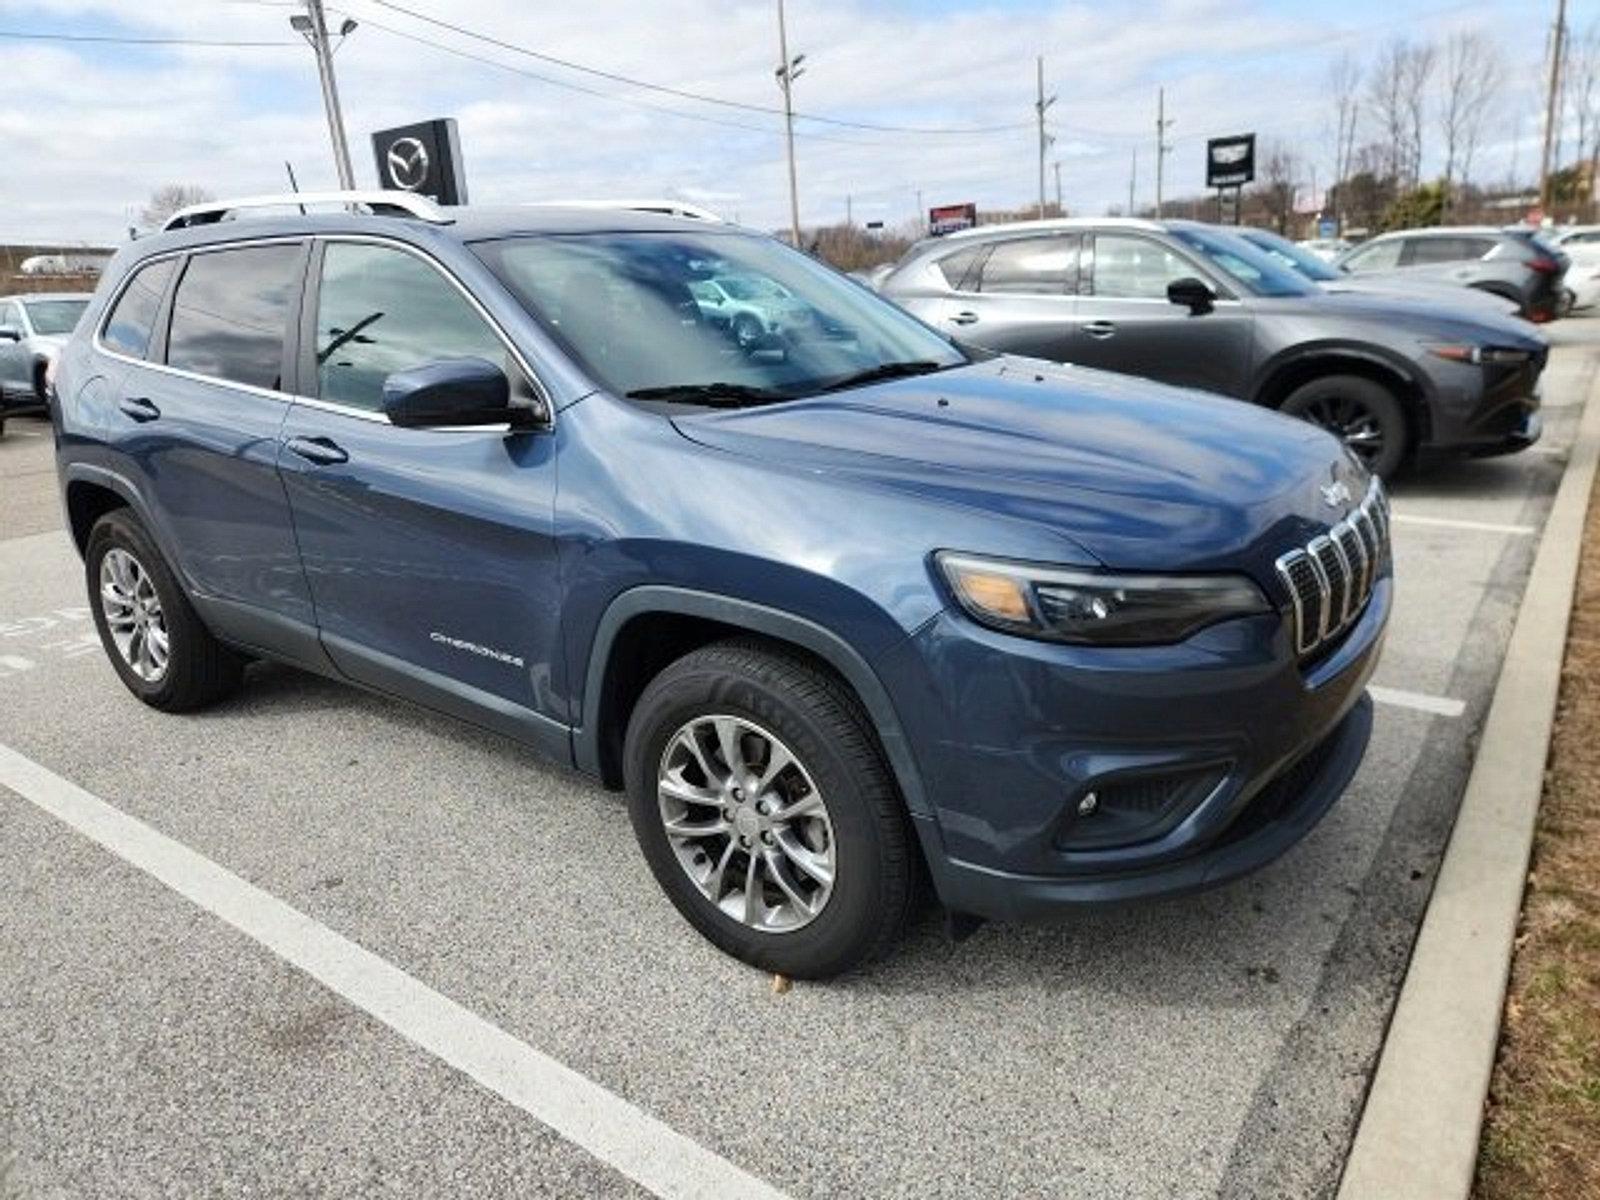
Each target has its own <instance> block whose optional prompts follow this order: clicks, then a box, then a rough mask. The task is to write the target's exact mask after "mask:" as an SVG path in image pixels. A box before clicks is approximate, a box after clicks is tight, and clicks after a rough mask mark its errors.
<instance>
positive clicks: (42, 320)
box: [28, 300, 89, 337]
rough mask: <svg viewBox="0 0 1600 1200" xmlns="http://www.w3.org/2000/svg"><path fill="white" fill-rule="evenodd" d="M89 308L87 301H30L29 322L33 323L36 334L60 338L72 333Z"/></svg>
mask: <svg viewBox="0 0 1600 1200" xmlns="http://www.w3.org/2000/svg"><path fill="white" fill-rule="evenodd" d="M88 307H89V302H88V301H87V300H30V301H28V320H30V321H31V322H33V331H34V332H35V333H42V334H45V335H47V336H54V337H60V336H62V335H65V334H68V333H71V332H72V329H73V326H75V325H76V324H77V323H78V318H79V317H81V316H83V310H84V309H86V308H88Z"/></svg>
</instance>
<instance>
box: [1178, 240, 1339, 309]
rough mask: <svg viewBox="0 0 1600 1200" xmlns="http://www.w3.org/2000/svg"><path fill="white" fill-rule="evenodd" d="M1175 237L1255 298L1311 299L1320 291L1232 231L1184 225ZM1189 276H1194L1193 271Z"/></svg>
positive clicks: (1296, 272) (1304, 278)
mask: <svg viewBox="0 0 1600 1200" xmlns="http://www.w3.org/2000/svg"><path fill="white" fill-rule="evenodd" d="M1172 236H1173V237H1175V238H1177V239H1178V241H1180V242H1182V243H1183V244H1184V245H1185V246H1187V247H1188V248H1189V249H1190V250H1194V251H1197V252H1198V253H1199V254H1200V256H1201V257H1202V258H1204V259H1205V260H1206V261H1207V262H1208V263H1210V264H1211V265H1212V266H1213V267H1220V268H1222V270H1223V271H1224V272H1226V273H1227V275H1228V277H1229V278H1230V279H1231V280H1232V281H1233V282H1234V283H1237V284H1241V285H1243V287H1244V290H1245V291H1247V292H1250V293H1251V294H1252V295H1256V296H1309V295H1312V294H1314V293H1316V291H1317V287H1316V285H1315V284H1313V283H1312V282H1311V281H1310V280H1309V279H1307V278H1306V277H1305V276H1304V275H1301V274H1300V273H1299V272H1298V271H1295V270H1293V269H1291V268H1290V267H1288V266H1285V265H1284V264H1283V263H1282V262H1280V261H1279V260H1278V259H1276V258H1273V257H1272V256H1271V255H1270V254H1268V253H1267V252H1266V251H1264V250H1262V249H1261V248H1260V247H1259V246H1252V245H1251V244H1250V243H1249V242H1247V241H1246V240H1245V239H1244V238H1242V237H1240V236H1238V235H1237V234H1235V233H1234V232H1232V231H1231V230H1227V229H1217V228H1210V229H1206V228H1198V227H1195V226H1180V227H1179V228H1177V229H1174V230H1173V231H1172ZM1189 274H1191V275H1193V274H1194V271H1193V269H1192V268H1191V269H1190V271H1189ZM1162 295H1163V296H1164V295H1166V292H1165V291H1163V292H1162Z"/></svg>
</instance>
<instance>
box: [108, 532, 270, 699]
mask: <svg viewBox="0 0 1600 1200" xmlns="http://www.w3.org/2000/svg"><path fill="white" fill-rule="evenodd" d="M112 550H121V551H123V552H124V553H126V554H128V555H130V556H131V557H132V558H133V559H134V560H135V562H136V563H137V565H138V566H139V567H140V568H142V570H143V571H144V573H145V574H146V575H147V576H148V578H149V580H150V583H151V585H152V586H153V588H154V591H155V595H156V598H157V599H158V600H159V602H160V611H161V617H162V620H163V622H164V625H165V629H166V633H167V638H168V644H169V652H168V657H167V662H166V668H165V671H164V672H163V673H162V674H161V676H160V677H159V678H157V679H154V680H152V679H146V678H144V677H142V676H141V675H140V674H138V673H137V672H136V671H135V670H134V668H133V666H132V665H131V664H130V663H129V661H128V660H127V659H126V658H125V657H124V656H123V653H122V651H121V650H119V649H118V648H117V645H116V642H115V640H114V639H113V637H112V634H111V629H110V626H109V624H108V621H107V617H106V611H105V609H106V606H105V604H104V603H103V602H102V599H101V573H100V568H101V564H102V563H103V562H104V560H105V557H106V555H107V554H108V553H110V552H111V551H112ZM83 559H84V578H85V581H86V583H87V585H88V588H89V609H90V611H91V612H92V613H93V614H94V624H95V628H96V629H97V630H98V631H99V633H100V644H101V645H102V646H104V647H105V651H106V657H107V658H109V659H110V660H111V665H112V667H113V668H115V670H116V672H117V675H118V676H119V677H120V678H121V679H122V682H123V683H124V684H126V685H127V688H128V690H129V691H130V692H132V693H133V694H134V695H135V696H137V697H139V699H140V700H143V701H144V702H145V703H146V704H148V705H150V706H151V707H152V708H159V709H162V710H164V711H167V712H183V711H186V710H189V709H195V708H202V707H204V706H205V705H207V704H211V703H213V702H215V701H217V700H220V699H222V697H224V696H226V695H228V694H229V693H231V692H233V691H235V690H236V689H237V688H238V686H239V683H240V680H241V678H242V677H243V674H244V659H243V658H242V657H240V656H239V655H238V654H236V653H235V652H234V651H232V650H230V649H229V648H228V647H227V646H224V645H223V644H222V643H221V642H219V641H217V639H216V638H214V637H213V636H212V635H211V631H210V630H209V629H207V628H206V627H205V624H204V623H203V622H202V621H201V620H200V617H199V616H198V615H197V614H196V613H195V611H194V607H193V605H191V604H190V603H189V597H188V596H187V595H185V594H184V590H183V588H182V587H181V586H179V584H178V581H177V578H176V577H175V576H174V575H173V573H172V569H171V568H170V567H168V566H167V563H166V560H165V559H164V558H162V557H161V552H160V551H159V550H157V549H156V545H155V542H154V541H152V540H151V538H150V535H149V534H148V533H146V532H145V529H144V527H143V526H142V525H141V524H140V523H139V521H138V519H137V518H136V517H134V515H133V514H132V513H131V512H129V511H128V510H127V509H125V508H119V509H114V510H112V511H111V512H109V513H107V514H106V515H105V516H103V517H101V518H100V519H99V520H98V521H96V522H95V525H94V528H93V529H91V530H90V531H89V543H88V546H87V548H86V549H85V551H84V556H83Z"/></svg>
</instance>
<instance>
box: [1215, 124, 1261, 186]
mask: <svg viewBox="0 0 1600 1200" xmlns="http://www.w3.org/2000/svg"><path fill="white" fill-rule="evenodd" d="M1255 177H1256V135H1255V134H1253V133H1241V134H1237V135H1235V136H1234V137H1220V138H1212V139H1211V140H1210V141H1209V142H1207V143H1206V186H1207V187H1211V188H1228V187H1243V186H1244V185H1245V184H1247V183H1249V182H1251V181H1252V180H1254V179H1255Z"/></svg>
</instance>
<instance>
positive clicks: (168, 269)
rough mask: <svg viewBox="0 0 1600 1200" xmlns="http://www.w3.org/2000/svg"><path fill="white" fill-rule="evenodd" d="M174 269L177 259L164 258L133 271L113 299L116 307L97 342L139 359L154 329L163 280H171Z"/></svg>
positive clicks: (164, 286) (164, 290)
mask: <svg viewBox="0 0 1600 1200" xmlns="http://www.w3.org/2000/svg"><path fill="white" fill-rule="evenodd" d="M177 265H178V260H177V259H175V258H164V259H162V260H161V261H160V262H153V263H146V264H145V265H144V266H142V267H140V268H139V269H138V270H137V271H135V272H134V273H133V279H132V280H131V281H130V282H129V284H128V286H127V287H126V288H124V289H123V291H122V295H121V296H120V297H118V298H117V306H116V307H115V308H113V309H112V310H111V317H110V319H109V320H108V321H107V322H106V328H105V332H104V333H102V334H101V335H100V340H101V341H103V342H104V343H105V344H106V345H107V346H109V347H110V348H111V349H113V350H115V351H117V352H118V353H120V354H126V355H129V356H130V357H132V358H143V357H144V355H145V351H146V350H148V349H149V348H150V330H151V327H152V326H154V325H155V321H156V310H157V309H158V308H160V307H161V297H162V296H163V295H164V294H165V293H166V290H167V280H169V279H171V278H172V272H173V270H174V269H175V268H176V267H177Z"/></svg>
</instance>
